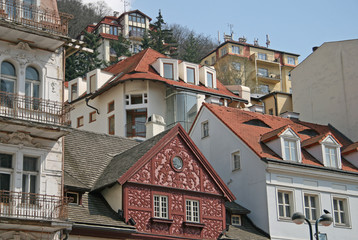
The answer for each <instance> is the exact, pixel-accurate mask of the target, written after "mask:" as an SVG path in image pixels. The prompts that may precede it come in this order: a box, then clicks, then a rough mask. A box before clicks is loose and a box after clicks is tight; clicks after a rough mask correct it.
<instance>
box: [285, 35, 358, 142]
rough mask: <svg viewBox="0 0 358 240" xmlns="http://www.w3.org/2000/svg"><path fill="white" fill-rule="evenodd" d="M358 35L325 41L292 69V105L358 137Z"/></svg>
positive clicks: (307, 115)
mask: <svg viewBox="0 0 358 240" xmlns="http://www.w3.org/2000/svg"><path fill="white" fill-rule="evenodd" d="M357 54H358V39H353V40H345V41H338V42H326V43H323V44H322V45H321V46H320V47H319V48H317V50H316V51H314V52H313V53H312V54H311V55H309V56H308V57H307V58H306V59H305V60H304V61H303V62H302V63H300V64H299V65H298V66H297V68H296V69H295V70H294V71H292V84H293V85H292V87H293V91H294V95H293V109H294V111H296V112H299V113H300V114H301V118H302V119H303V120H305V121H310V122H317V123H320V124H333V125H334V126H335V127H336V128H337V129H338V130H339V131H341V132H342V133H344V134H345V135H346V136H348V137H349V138H351V139H352V140H354V141H358V110H357V107H356V105H357V102H358V94H357V93H356V89H358V82H357V79H358V73H357V71H356V69H357V67H358V63H357V61H355V59H356V56H357Z"/></svg>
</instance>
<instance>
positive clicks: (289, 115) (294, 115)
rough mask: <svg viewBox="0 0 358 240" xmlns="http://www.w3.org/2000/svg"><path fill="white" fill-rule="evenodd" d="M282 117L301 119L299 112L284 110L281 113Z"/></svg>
mask: <svg viewBox="0 0 358 240" xmlns="http://www.w3.org/2000/svg"><path fill="white" fill-rule="evenodd" d="M280 117H282V118H290V119H297V120H298V119H299V117H300V114H299V113H297V112H284V113H281V114H280Z"/></svg>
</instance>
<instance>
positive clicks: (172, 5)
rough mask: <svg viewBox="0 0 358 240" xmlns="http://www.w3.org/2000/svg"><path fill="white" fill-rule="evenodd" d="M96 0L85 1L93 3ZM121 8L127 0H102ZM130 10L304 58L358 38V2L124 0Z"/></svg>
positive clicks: (197, 30) (199, 32) (356, 0)
mask: <svg viewBox="0 0 358 240" xmlns="http://www.w3.org/2000/svg"><path fill="white" fill-rule="evenodd" d="M94 1H95V0H84V2H94ZM104 1H105V2H107V4H108V5H109V7H111V8H112V9H113V10H116V11H119V12H120V13H122V12H123V1H124V0H104ZM125 1H126V3H127V4H126V5H127V6H126V10H127V11H129V10H135V9H138V10H140V11H141V12H143V13H144V14H146V15H148V16H149V17H151V18H152V22H155V20H156V17H157V16H158V11H159V9H160V10H161V12H162V16H163V18H164V21H165V22H166V23H168V24H174V23H176V24H180V25H182V26H186V27H188V28H189V29H192V30H194V31H195V32H196V33H198V34H203V35H207V36H210V37H212V39H214V40H215V41H218V32H219V36H220V41H221V42H223V34H224V33H226V34H229V33H230V25H231V26H232V31H233V32H234V40H238V38H239V37H242V36H245V37H246V38H247V42H248V43H253V42H254V39H255V38H257V39H258V41H259V45H261V46H266V44H265V43H266V34H268V35H269V39H270V42H271V44H270V46H269V48H271V49H275V50H280V51H285V52H290V53H295V54H299V55H300V58H299V61H302V60H304V59H305V58H306V57H307V56H308V55H309V54H310V53H311V52H312V47H314V46H320V45H322V44H323V43H324V42H331V41H340V40H348V39H356V38H358V0H271V1H269V0H256V1H252V0H251V1H249V0H176V1H174V0H125Z"/></svg>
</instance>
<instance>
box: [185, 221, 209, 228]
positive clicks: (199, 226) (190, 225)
mask: <svg viewBox="0 0 358 240" xmlns="http://www.w3.org/2000/svg"><path fill="white" fill-rule="evenodd" d="M183 224H184V226H185V227H196V228H204V227H205V224H204V223H195V222H183Z"/></svg>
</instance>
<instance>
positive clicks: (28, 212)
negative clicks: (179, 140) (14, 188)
mask: <svg viewBox="0 0 358 240" xmlns="http://www.w3.org/2000/svg"><path fill="white" fill-rule="evenodd" d="M68 202H69V201H68V198H65V197H59V196H50V195H42V194H34V193H24V192H10V191H5V190H1V191H0V217H6V218H16V219H24V220H49V221H66V220H67V217H68V209H67V206H68Z"/></svg>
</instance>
